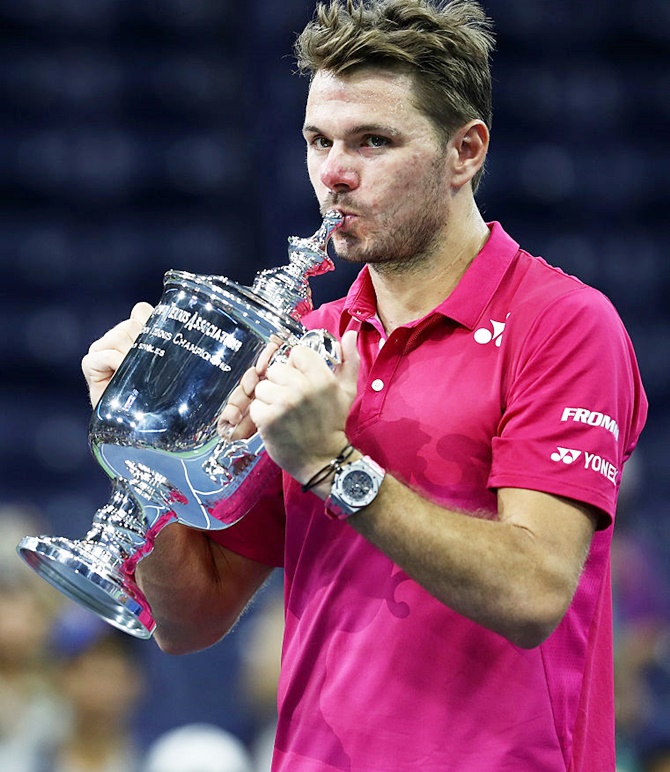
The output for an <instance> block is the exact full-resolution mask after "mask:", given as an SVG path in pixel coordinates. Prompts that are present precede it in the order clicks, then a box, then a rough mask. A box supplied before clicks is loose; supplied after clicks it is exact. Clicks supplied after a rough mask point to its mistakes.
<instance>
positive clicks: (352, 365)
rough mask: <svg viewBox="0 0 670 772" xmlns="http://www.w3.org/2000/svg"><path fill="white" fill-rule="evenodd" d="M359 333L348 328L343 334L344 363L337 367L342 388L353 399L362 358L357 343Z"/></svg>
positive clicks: (341, 343)
mask: <svg viewBox="0 0 670 772" xmlns="http://www.w3.org/2000/svg"><path fill="white" fill-rule="evenodd" d="M357 340H358V333H357V332H356V331H355V330H347V331H346V332H345V333H344V335H343V336H342V340H341V341H340V345H341V346H342V364H341V365H340V366H339V367H338V368H337V380H338V381H339V383H340V385H341V386H342V388H343V389H344V390H345V391H347V392H348V393H349V396H350V397H351V399H352V400H353V398H354V397H355V396H356V391H357V387H358V370H359V368H360V365H361V359H360V357H359V356H358V347H357V345H356V343H357Z"/></svg>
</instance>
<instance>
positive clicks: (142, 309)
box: [130, 301, 154, 325]
mask: <svg viewBox="0 0 670 772" xmlns="http://www.w3.org/2000/svg"><path fill="white" fill-rule="evenodd" d="M153 310H154V307H153V306H152V305H151V304H149V303H146V302H144V301H142V302H140V303H136V304H135V305H134V306H133V310H132V311H131V312H130V318H131V319H132V320H133V321H134V322H139V323H140V324H141V325H144V324H146V322H147V320H148V319H149V317H150V316H151V314H152V312H153Z"/></svg>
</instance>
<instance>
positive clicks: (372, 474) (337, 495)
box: [326, 456, 386, 520]
mask: <svg viewBox="0 0 670 772" xmlns="http://www.w3.org/2000/svg"><path fill="white" fill-rule="evenodd" d="M360 472H362V473H364V474H366V475H367V476H368V478H369V479H370V483H371V485H370V490H369V491H368V492H367V493H366V494H365V495H364V496H362V497H361V498H360V499H354V498H353V497H352V496H351V495H350V494H349V493H348V492H347V491H346V490H345V483H346V480H347V478H348V477H349V476H350V475H352V474H356V473H360ZM385 474H386V472H385V471H384V469H382V467H381V466H379V464H377V463H376V462H375V461H373V460H372V459H371V458H370V457H369V456H361V458H358V459H356V461H350V462H349V463H347V464H344V465H343V466H342V467H340V468H339V469H338V470H337V472H336V473H335V477H334V478H333V483H332V485H331V489H330V496H328V499H327V500H326V513H327V514H329V515H330V516H331V517H335V518H337V519H338V520H344V519H346V518H347V517H350V516H351V515H354V514H356V513H357V512H359V511H360V510H361V509H364V508H365V507H367V506H369V505H370V504H372V502H373V501H374V500H375V498H376V497H377V494H378V493H379V489H380V487H381V484H382V481H383V479H384V475H385Z"/></svg>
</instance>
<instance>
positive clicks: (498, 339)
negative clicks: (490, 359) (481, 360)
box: [475, 314, 509, 348]
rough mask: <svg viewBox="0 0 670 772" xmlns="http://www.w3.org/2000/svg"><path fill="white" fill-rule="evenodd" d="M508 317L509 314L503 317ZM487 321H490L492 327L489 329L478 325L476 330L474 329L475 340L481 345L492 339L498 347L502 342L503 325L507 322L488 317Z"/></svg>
mask: <svg viewBox="0 0 670 772" xmlns="http://www.w3.org/2000/svg"><path fill="white" fill-rule="evenodd" d="M508 317H509V314H507V316H506V317H505V319H507V318H508ZM489 322H491V328H492V329H491V330H489V329H487V328H486V327H480V328H479V329H478V330H475V341H476V342H477V343H480V344H481V345H482V346H485V345H486V344H487V343H491V341H494V342H495V345H496V346H497V347H498V348H500V346H501V344H502V336H503V332H505V326H506V324H507V322H496V321H495V319H489Z"/></svg>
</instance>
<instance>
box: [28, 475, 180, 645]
mask: <svg viewBox="0 0 670 772" xmlns="http://www.w3.org/2000/svg"><path fill="white" fill-rule="evenodd" d="M173 520H176V516H174V515H173V514H166V515H163V516H162V517H161V518H159V520H158V521H157V522H156V523H155V524H154V525H153V526H152V527H151V528H147V527H146V523H145V518H144V515H143V513H142V510H141V507H140V505H139V503H138V502H137V500H136V499H135V497H134V496H133V494H132V492H131V491H130V490H129V489H128V488H127V486H126V485H125V484H124V483H123V481H120V480H117V481H116V482H115V486H114V490H113V493H112V496H111V498H110V501H109V503H108V504H106V505H105V506H104V507H102V508H101V509H99V510H98V511H97V512H96V513H95V516H94V519H93V526H92V528H91V529H90V531H89V532H88V534H87V535H86V538H85V539H82V540H71V539H65V538H62V537H52V536H40V537H35V536H27V537H26V538H24V539H23V540H22V541H21V542H20V544H19V546H18V553H19V555H20V556H21V557H22V558H23V559H24V560H25V561H26V563H28V565H29V566H30V567H31V568H32V569H34V570H35V571H36V572H37V573H38V574H39V575H40V576H41V577H42V578H43V579H45V580H46V581H47V582H49V584H51V585H52V586H53V587H55V588H56V589H57V590H59V591H60V592H62V593H63V594H64V595H67V596H68V597H69V598H71V599H72V600H74V601H75V602H77V603H79V604H80V605H82V606H84V607H85V608H87V609H88V610H89V611H92V612H93V613H95V614H97V615H98V616H100V617H102V619H104V620H105V621H106V622H109V623H110V624H111V625H113V626H114V627H117V628H119V629H120V630H123V632H126V633H129V634H130V635H133V636H135V637H136V638H143V639H147V638H150V637H151V635H152V633H153V631H154V629H155V627H156V623H155V622H154V619H153V617H152V615H151V609H150V607H149V603H148V602H147V600H146V598H145V597H144V594H143V593H142V591H141V590H140V588H139V587H138V586H137V584H136V583H135V581H134V579H133V573H134V570H135V566H136V565H137V563H138V562H139V560H141V558H142V557H144V556H145V555H146V554H148V553H149V552H150V551H151V549H152V548H153V543H154V539H155V538H156V535H157V534H158V532H159V531H160V530H161V529H162V528H163V527H165V525H167V523H168V522H172V521H173Z"/></svg>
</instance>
